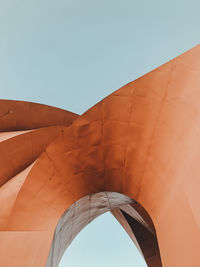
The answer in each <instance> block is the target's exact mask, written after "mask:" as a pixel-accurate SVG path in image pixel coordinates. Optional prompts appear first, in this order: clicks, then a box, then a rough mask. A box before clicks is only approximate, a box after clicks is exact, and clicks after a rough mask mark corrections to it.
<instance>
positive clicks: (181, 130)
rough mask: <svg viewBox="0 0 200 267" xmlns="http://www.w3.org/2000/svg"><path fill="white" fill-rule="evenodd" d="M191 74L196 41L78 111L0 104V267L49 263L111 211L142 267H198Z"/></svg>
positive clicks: (196, 80) (198, 125)
mask: <svg viewBox="0 0 200 267" xmlns="http://www.w3.org/2000/svg"><path fill="white" fill-rule="evenodd" d="M199 73H200V46H196V47H194V48H193V49H191V50H189V51H188V52H186V53H184V54H182V55H181V56H179V57H177V58H175V59H173V60H171V61H170V62H168V63H166V64H164V65H162V66H161V67H159V68H157V69H155V70H153V71H151V72H150V73H148V74H146V75H144V76H142V77H141V78H139V79H137V80H135V81H134V82H131V83H129V84H127V85H125V86H124V87H122V88H121V89H119V90H117V91H116V92H114V93H113V94H111V95H110V96H108V97H106V98H105V99H103V100H102V101H101V102H99V103H98V104H96V105H95V106H93V107H92V108H91V109H89V110H88V111H87V112H85V113H84V114H83V115H81V116H78V115H76V114H73V113H71V112H67V111H64V110H59V109H57V108H53V107H48V106H45V105H40V104H34V103H27V102H20V101H9V100H1V101H0V131H1V133H0V151H1V157H0V185H1V187H0V205H1V207H0V227H1V228H0V259H1V265H2V266H5V267H13V266H15V267H18V266H19V267H27V266H28V267H35V266H37V267H42V266H48V267H55V266H57V265H58V262H59V259H60V257H61V256H62V253H63V251H64V250H65V249H66V247H67V246H68V245H69V243H70V242H71V241H72V239H73V237H74V236H75V235H76V234H77V233H78V232H79V231H80V230H81V229H82V228H83V227H84V226H85V225H87V224H88V223H89V222H90V221H91V220H92V219H94V218H95V217H96V216H98V215H100V214H102V213H103V212H106V211H108V210H110V211H111V212H112V214H113V215H114V216H115V217H116V218H117V219H118V220H119V222H120V223H121V225H122V226H123V227H124V228H125V230H126V231H127V233H128V234H129V236H130V237H131V239H132V240H133V242H135V244H136V246H137V247H138V249H139V250H140V252H141V254H142V255H143V256H144V258H145V260H146V262H147V265H148V266H150V267H160V266H164V267H177V266H181V267H188V266H192V267H199V266H200V260H199V247H200V212H199V211H200V204H199V203H200V195H199V188H200V167H199V158H200V149H199V140H200V138H199V133H200V104H199V101H200V75H199ZM133 261H134V259H133Z"/></svg>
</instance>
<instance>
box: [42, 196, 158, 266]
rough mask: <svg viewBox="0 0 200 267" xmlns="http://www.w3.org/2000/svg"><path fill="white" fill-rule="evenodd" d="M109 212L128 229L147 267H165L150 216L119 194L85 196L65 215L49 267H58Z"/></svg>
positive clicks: (57, 234) (53, 246)
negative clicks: (80, 237)
mask: <svg viewBox="0 0 200 267" xmlns="http://www.w3.org/2000/svg"><path fill="white" fill-rule="evenodd" d="M107 211H110V212H111V213H112V215H113V216H114V217H115V218H116V219H117V220H118V222H119V223H120V224H121V226H122V227H123V228H124V229H125V231H126V232H127V234H128V235H129V237H130V238H131V239H132V241H133V242H134V244H135V246H136V247H137V249H138V250H139V252H140V253H141V255H142V256H143V257H144V259H145V261H146V263H147V265H148V266H149V267H161V266H162V263H161V258H160V252H159V247H158V242H157V236H156V231H155V228H154V225H153V222H152V220H151V218H150V216H149V214H148V213H147V212H146V211H145V209H144V208H143V207H142V206H141V205H140V204H139V203H137V202H136V201H134V200H132V199H130V198H129V197H127V196H125V195H123V194H119V193H116V192H100V193H95V194H91V195H88V196H84V197H82V198H81V199H79V200H78V201H76V202H75V203H74V204H72V205H71V206H70V207H69V208H68V209H67V210H66V211H65V213H64V214H63V215H62V216H61V218H60V220H59V222H58V224H57V226H56V229H55V233H54V238H53V241H52V245H51V249H50V253H49V256H48V261H47V267H57V266H58V264H59V262H60V260H61V258H62V256H63V254H64V252H65V250H66V249H67V247H68V246H69V245H70V244H71V242H72V241H73V239H74V238H75V237H76V235H77V234H78V233H79V232H80V231H81V230H82V229H83V228H84V227H86V226H87V225H88V224H89V223H90V222H92V221H93V220H94V219H95V218H97V217H98V216H100V215H102V214H104V213H105V212H107Z"/></svg>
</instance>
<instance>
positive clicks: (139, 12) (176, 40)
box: [0, 0, 200, 267]
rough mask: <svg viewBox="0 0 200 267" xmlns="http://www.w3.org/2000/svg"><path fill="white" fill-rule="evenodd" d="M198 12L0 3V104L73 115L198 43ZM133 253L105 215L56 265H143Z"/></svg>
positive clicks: (194, 2)
mask: <svg viewBox="0 0 200 267" xmlns="http://www.w3.org/2000/svg"><path fill="white" fill-rule="evenodd" d="M199 12H200V1H199V0H187V1H186V0H168V1H164V0H152V1H150V0H139V1H135V0H101V1H100V0H99V1H97V0H85V1H83V0H57V1H56V0H54V1H53V0H0V38H1V39H0V98H8V99H19V100H27V101H33V102H40V103H45V104H49V105H53V106H57V107H60V108H64V109H67V110H70V111H73V112H76V113H79V114H81V113H83V112H84V111H86V110H87V109H88V108H89V107H91V106H92V105H94V104H95V103H96V102H98V101H99V100H101V99H102V98H103V97H105V96H106V95H108V94H110V93H111V92H113V91H114V90H116V89H117V88H119V87H121V86H122V85H124V84H126V83H127V82H130V81H132V80H134V79H135V78H137V77H139V76H141V75H142V74H144V73H146V72H148V71H150V70H152V69H153V68H155V67H157V66H159V65H160V64H162V63H164V62H166V61H168V60H169V59H171V58H173V57H175V56H177V55H179V54H181V53H182V52H184V51H186V50H187V49H189V48H191V47H193V46H194V45H196V44H198V43H199V42H200V15H199ZM102 233H104V234H105V235H104V236H105V237H106V240H105V241H102ZM102 242H103V243H102ZM119 243H120V244H119ZM107 244H108V246H107ZM111 244H113V245H114V248H115V249H111ZM99 246H101V248H99ZM109 246H110V247H109ZM95 248H97V249H95ZM91 249H92V254H90V250H91ZM99 251H101V253H99ZM108 251H109V253H108ZM120 251H124V253H125V254H126V255H127V256H126V257H125V256H124V255H125V254H123V255H122V254H121V253H120ZM134 253H135V252H132V248H131V244H130V240H129V239H127V237H126V235H125V234H124V233H123V229H121V228H120V227H119V226H118V224H117V223H116V222H115V221H114V220H113V219H112V217H111V216H110V215H109V213H108V214H105V215H103V216H102V217H100V218H98V219H97V220H96V221H95V222H94V223H92V224H91V225H89V226H88V227H87V228H86V229H85V230H84V231H83V232H82V233H81V234H80V235H79V236H78V237H77V239H76V240H75V241H74V242H73V244H72V245H71V247H70V248H69V250H68V252H67V253H66V255H65V256H66V257H65V258H63V261H62V264H60V267H64V266H69V267H90V266H94V267H95V266H96V267H97V266H104V267H112V266H115V267H126V266H130V264H129V263H130V262H132V266H133V267H134V266H135V267H144V266H145V265H144V264H142V263H139V262H137V259H136V257H135V254H134ZM89 255H90V258H89ZM91 255H92V259H91ZM114 255H115V256H116V257H117V259H116V261H117V262H113V257H114ZM79 259H80V260H79ZM91 260H93V262H92V263H91V262H90V261H91ZM94 260H97V262H99V265H98V264H97V263H94ZM67 263H68V264H67ZM100 263H101V264H100Z"/></svg>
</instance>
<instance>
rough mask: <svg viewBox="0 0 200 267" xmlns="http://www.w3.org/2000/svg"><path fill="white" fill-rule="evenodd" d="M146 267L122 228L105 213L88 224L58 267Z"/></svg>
mask: <svg viewBox="0 0 200 267" xmlns="http://www.w3.org/2000/svg"><path fill="white" fill-rule="evenodd" d="M67 266H70V267H93V266H95V267H102V266H104V267H110V266H115V267H122V266H123V267H130V266H132V267H134V266H135V267H136V266H137V267H147V265H146V263H145V260H144V258H143V257H142V255H141V253H140V252H139V251H138V249H137V248H136V246H135V245H134V243H133V242H132V240H131V239H130V238H129V236H128V235H127V233H126V232H125V230H124V229H123V227H121V225H120V224H119V223H118V221H117V220H116V219H115V218H114V216H112V214H111V213H110V212H106V213H104V214H102V215H100V216H99V217H98V218H96V219H95V220H94V221H92V222H91V223H90V224H88V225H87V226H86V227H85V228H84V229H83V230H82V231H81V232H80V233H79V234H78V235H77V236H76V237H75V239H74V240H73V242H72V243H71V245H70V246H69V247H68V249H67V250H66V251H65V253H64V255H63V257H62V259H61V261H60V263H59V267H67Z"/></svg>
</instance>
